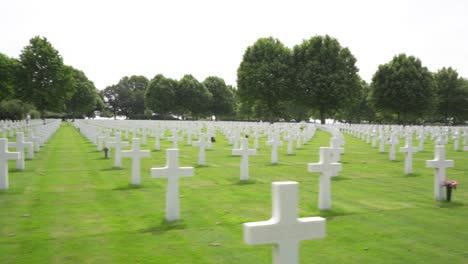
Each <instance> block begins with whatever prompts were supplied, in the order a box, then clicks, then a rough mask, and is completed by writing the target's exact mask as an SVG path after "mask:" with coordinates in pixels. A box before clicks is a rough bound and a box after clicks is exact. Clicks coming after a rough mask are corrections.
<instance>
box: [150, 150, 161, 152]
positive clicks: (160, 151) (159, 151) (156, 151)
mask: <svg viewBox="0 0 468 264" xmlns="http://www.w3.org/2000/svg"><path fill="white" fill-rule="evenodd" d="M151 152H161V150H160V149H153V150H151Z"/></svg>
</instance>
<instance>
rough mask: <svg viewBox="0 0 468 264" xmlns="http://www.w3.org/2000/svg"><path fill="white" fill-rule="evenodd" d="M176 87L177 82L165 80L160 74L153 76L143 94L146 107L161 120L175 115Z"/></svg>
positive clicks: (169, 79)
mask: <svg viewBox="0 0 468 264" xmlns="http://www.w3.org/2000/svg"><path fill="white" fill-rule="evenodd" d="M177 86H178V82H177V81H176V80H174V79H171V78H166V77H164V75H162V74H157V75H156V76H154V78H153V79H151V81H150V82H149V84H148V87H147V89H146V92H145V104H146V107H147V108H149V109H151V110H152V111H153V112H154V113H157V114H160V115H161V116H162V117H163V118H167V117H168V116H169V115H170V114H171V113H175V112H176V108H175V106H176V105H177V99H176V89H177Z"/></svg>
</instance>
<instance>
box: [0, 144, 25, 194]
mask: <svg viewBox="0 0 468 264" xmlns="http://www.w3.org/2000/svg"><path fill="white" fill-rule="evenodd" d="M20 156H21V153H19V152H9V151H8V140H7V139H5V138H0V190H5V189H8V186H9V181H8V160H17V159H19V157H20Z"/></svg>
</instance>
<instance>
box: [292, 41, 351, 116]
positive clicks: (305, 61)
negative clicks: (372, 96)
mask: <svg viewBox="0 0 468 264" xmlns="http://www.w3.org/2000/svg"><path fill="white" fill-rule="evenodd" d="M292 57H293V63H292V64H293V68H294V73H295V74H294V84H293V87H295V92H294V94H293V95H294V98H296V100H297V101H298V102H300V103H302V104H303V105H305V106H307V107H308V108H309V109H310V110H313V111H315V112H317V113H319V116H320V120H321V123H322V124H324V123H325V119H326V118H327V117H333V115H334V114H335V113H336V112H337V111H338V110H340V109H341V108H342V107H343V106H345V105H346V104H348V103H349V102H350V100H352V98H353V97H355V96H356V95H357V94H358V93H359V89H360V84H359V81H360V78H359V75H358V74H357V72H358V69H357V67H356V65H355V64H356V59H355V58H354V56H353V55H352V54H351V52H350V51H349V49H348V48H343V47H341V45H340V43H339V42H338V40H336V39H335V38H332V37H330V36H328V35H326V36H315V37H312V38H311V39H309V40H304V41H303V42H302V43H301V44H300V45H296V46H295V47H294V49H293V55H292Z"/></svg>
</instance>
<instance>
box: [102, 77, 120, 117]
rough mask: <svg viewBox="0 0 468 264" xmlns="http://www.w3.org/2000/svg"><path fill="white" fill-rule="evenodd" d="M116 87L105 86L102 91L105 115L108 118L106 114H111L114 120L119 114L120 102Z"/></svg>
mask: <svg viewBox="0 0 468 264" xmlns="http://www.w3.org/2000/svg"><path fill="white" fill-rule="evenodd" d="M118 88H119V87H118V86H117V85H110V86H107V87H106V88H105V89H104V90H102V92H101V94H102V98H104V103H105V105H106V110H107V111H106V112H107V113H106V115H107V116H108V112H110V113H112V116H114V119H116V118H117V115H119V113H120V101H119V91H118Z"/></svg>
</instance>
